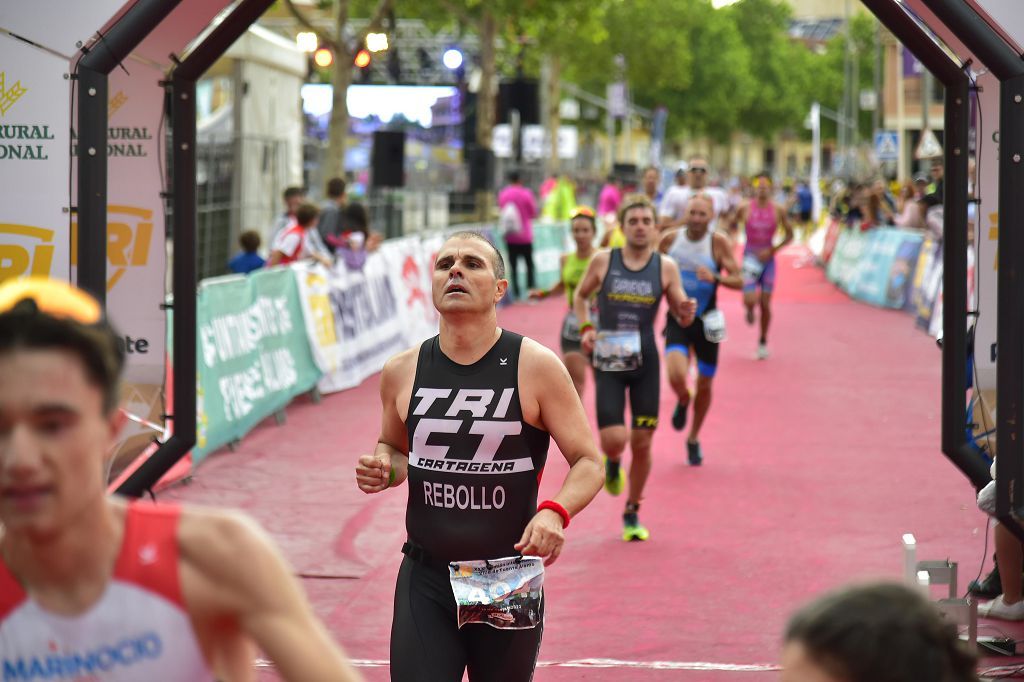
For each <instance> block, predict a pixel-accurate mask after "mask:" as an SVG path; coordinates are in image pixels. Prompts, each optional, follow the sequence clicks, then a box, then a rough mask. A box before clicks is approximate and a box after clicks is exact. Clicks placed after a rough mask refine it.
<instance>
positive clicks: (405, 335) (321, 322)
mask: <svg viewBox="0 0 1024 682" xmlns="http://www.w3.org/2000/svg"><path fill="white" fill-rule="evenodd" d="M443 243H444V237H443V236H442V235H441V234H440V233H437V234H432V235H427V236H423V237H418V236H416V237H405V238H403V239H395V240H390V241H388V242H385V243H384V244H382V245H381V247H380V250H379V251H377V252H375V253H372V254H370V255H369V257H368V258H367V259H366V264H365V265H364V266H363V268H362V269H349V267H348V266H347V265H346V264H345V263H344V261H339V262H338V263H337V264H336V265H335V267H334V269H333V270H328V269H327V268H325V267H323V266H322V265H313V264H310V263H297V264H295V265H292V266H291V267H292V271H293V272H294V273H295V277H296V280H297V282H298V285H299V298H300V300H301V302H302V313H303V317H304V318H305V322H306V333H307V336H308V337H309V340H310V346H311V348H312V351H313V359H314V360H315V362H316V364H317V366H318V367H319V369H320V371H322V372H323V374H324V375H323V377H322V378H321V380H320V383H319V385H318V386H319V389H320V391H321V392H323V393H332V392H334V391H341V390H344V389H346V388H352V387H353V386H358V385H359V384H360V383H362V381H363V380H364V379H366V377H368V376H370V375H372V374H376V373H377V372H379V371H380V370H381V369H383V368H384V363H385V362H387V360H388V358H390V357H391V356H392V355H394V354H395V353H399V352H401V351H403V350H405V349H406V348H411V347H413V346H416V345H418V344H420V343H421V342H422V341H424V340H425V339H428V338H430V337H431V336H433V335H435V334H437V325H438V315H437V311H436V310H435V309H434V304H433V301H432V299H431V296H430V277H431V273H432V272H433V267H432V265H433V262H434V255H435V254H436V253H437V252H438V251H439V250H440V248H441V245H442V244H443Z"/></svg>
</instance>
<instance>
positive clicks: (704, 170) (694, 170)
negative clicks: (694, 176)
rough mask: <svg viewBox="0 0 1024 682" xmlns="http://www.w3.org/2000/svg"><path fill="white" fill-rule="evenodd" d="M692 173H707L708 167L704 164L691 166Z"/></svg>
mask: <svg viewBox="0 0 1024 682" xmlns="http://www.w3.org/2000/svg"><path fill="white" fill-rule="evenodd" d="M690 172H691V173H707V172H708V169H707V168H704V167H703V166H690Z"/></svg>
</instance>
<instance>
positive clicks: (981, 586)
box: [967, 566, 1003, 599]
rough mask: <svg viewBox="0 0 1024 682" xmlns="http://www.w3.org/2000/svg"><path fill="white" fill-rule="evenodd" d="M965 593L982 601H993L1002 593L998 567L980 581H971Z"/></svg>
mask: <svg viewBox="0 0 1024 682" xmlns="http://www.w3.org/2000/svg"><path fill="white" fill-rule="evenodd" d="M967 591H968V592H970V593H971V594H973V595H974V596H975V597H981V598H982V599H995V598H996V597H998V596H999V595H1001V594H1002V593H1003V581H1002V580H1001V579H1000V578H999V567H998V566H996V567H994V568H993V569H992V572H991V573H989V574H988V575H986V576H985V577H984V578H982V579H981V580H972V581H971V582H970V583H968V585H967Z"/></svg>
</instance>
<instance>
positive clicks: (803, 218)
mask: <svg viewBox="0 0 1024 682" xmlns="http://www.w3.org/2000/svg"><path fill="white" fill-rule="evenodd" d="M800 222H802V223H809V222H811V212H810V211H800Z"/></svg>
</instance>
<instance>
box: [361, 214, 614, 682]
mask: <svg viewBox="0 0 1024 682" xmlns="http://www.w3.org/2000/svg"><path fill="white" fill-rule="evenodd" d="M507 287H508V282H507V280H506V279H505V268H504V263H503V262H502V260H501V255H500V254H499V253H498V251H497V250H495V249H494V247H493V246H491V244H490V243H489V242H488V241H487V240H486V239H485V238H484V237H482V236H481V235H479V234H477V233H473V232H462V233H457V234H455V235H453V236H452V237H450V238H449V239H448V241H446V242H445V244H444V246H443V247H442V248H441V250H440V251H439V252H438V254H437V257H436V260H435V264H434V274H433V300H434V306H435V307H436V308H437V310H438V312H439V313H440V315H441V325H440V334H439V335H438V336H435V337H434V338H432V339H429V340H427V341H425V342H424V343H423V344H422V345H421V346H420V347H419V348H413V349H410V350H407V351H405V352H403V353H399V354H398V355H396V356H394V357H393V358H391V359H390V360H389V361H388V363H387V364H386V365H385V367H384V373H383V376H382V378H381V401H382V403H383V407H384V414H383V419H382V425H381V435H380V439H379V441H378V443H377V447H376V449H375V451H374V453H373V454H372V455H364V456H362V457H360V459H359V464H358V466H357V467H356V481H357V483H358V485H359V487H360V489H361V490H363V491H364V492H366V493H377V492H381V491H383V490H386V489H387V488H389V487H393V486H396V485H399V484H401V483H402V482H403V481H405V480H406V479H408V481H409V502H408V508H407V513H406V528H407V530H408V534H409V540H408V542H407V543H406V545H405V547H404V548H403V551H404V552H405V553H406V558H405V560H404V561H403V562H402V568H401V570H400V572H399V575H398V585H397V587H396V590H395V613H394V622H393V624H392V630H391V679H392V680H396V681H399V682H407V681H409V682H411V681H414V680H415V681H423V682H459V681H461V680H462V676H463V673H464V671H465V670H466V669H467V668H468V670H469V678H470V680H472V681H473V682H478V681H484V682H520V681H526V680H530V679H532V677H533V670H534V667H535V666H536V662H537V655H538V653H539V649H540V641H541V634H542V631H543V620H542V618H543V613H542V611H543V605H542V602H541V603H540V606H539V610H540V611H541V613H540V614H537V613H534V614H516V615H514V616H513V615H511V614H501V615H502V616H506V615H507V616H508V617H509V619H510V620H516V619H517V618H519V617H520V616H522V617H527V616H528V615H533V616H539V618H538V622H537V623H536V624H535V625H534V626H533V627H528V628H525V629H499V628H497V627H491V626H490V625H485V624H482V623H477V622H471V623H468V624H466V625H464V626H463V627H461V628H460V627H458V618H459V617H460V616H462V615H464V614H463V613H460V612H459V609H458V608H457V606H456V601H455V599H454V598H453V585H454V582H452V581H455V579H456V575H455V574H456V573H457V571H456V570H453V571H452V572H451V575H450V573H449V566H450V564H451V563H452V562H457V563H460V564H464V563H467V562H470V561H479V560H489V561H490V563H494V560H497V559H502V558H507V557H515V556H518V555H520V554H522V555H523V556H530V555H532V556H539V557H544V558H545V562H544V563H545V564H551V563H553V562H554V561H555V559H557V558H558V555H559V554H560V553H561V551H562V545H563V543H564V541H565V536H564V534H563V528H564V527H565V526H566V525H568V523H569V519H570V518H571V517H572V515H574V514H576V513H578V512H579V511H580V510H581V509H583V507H585V506H586V505H587V504H588V503H589V502H590V500H592V499H593V498H594V495H596V494H597V491H598V490H600V489H601V465H600V456H599V455H598V452H597V447H596V445H595V443H594V439H593V436H592V435H591V433H590V428H589V426H588V424H587V419H586V415H585V414H584V412H583V406H582V404H581V403H580V400H579V396H577V394H576V390H575V389H574V388H573V384H572V380H571V379H570V378H569V374H568V372H567V371H566V369H565V367H564V366H563V365H562V363H561V361H560V360H559V359H558V356H556V355H555V354H554V353H553V352H551V351H550V350H548V349H547V348H545V347H544V346H542V345H540V344H538V343H536V342H535V341H532V340H531V339H527V338H524V337H522V336H519V335H518V334H513V333H512V332H509V331H505V330H502V329H500V328H499V327H498V323H497V317H496V314H495V306H496V304H497V303H498V301H500V300H501V299H502V297H503V296H504V295H505V292H506V289H507ZM551 437H554V439H555V443H556V444H557V445H558V448H559V450H561V452H562V454H563V456H564V457H565V458H566V460H567V461H568V462H569V465H570V466H569V473H568V475H567V476H566V478H565V482H564V483H563V485H562V489H561V490H560V491H559V492H558V494H557V495H556V496H555V497H554V499H553V500H546V501H544V502H542V503H541V504H540V505H538V504H537V488H538V485H539V483H540V477H541V473H542V472H543V469H544V464H545V459H546V457H547V450H548V444H549V441H550V438H551ZM489 565H490V564H488V566H489ZM474 608H475V607H474ZM466 610H467V611H469V610H471V609H466ZM499 617H500V616H499Z"/></svg>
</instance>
